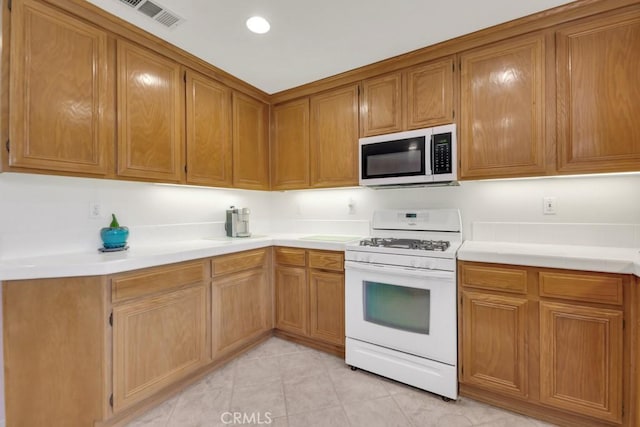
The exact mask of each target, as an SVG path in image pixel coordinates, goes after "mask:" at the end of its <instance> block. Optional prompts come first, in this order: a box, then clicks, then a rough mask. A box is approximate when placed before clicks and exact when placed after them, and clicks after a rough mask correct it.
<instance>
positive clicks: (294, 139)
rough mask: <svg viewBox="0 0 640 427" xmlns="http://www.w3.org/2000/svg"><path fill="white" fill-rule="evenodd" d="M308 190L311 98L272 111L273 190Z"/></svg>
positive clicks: (278, 106)
mask: <svg viewBox="0 0 640 427" xmlns="http://www.w3.org/2000/svg"><path fill="white" fill-rule="evenodd" d="M307 187H309V98H302V99H297V100H295V101H291V102H287V103H284V104H279V105H276V106H275V107H273V114H272V118H271V189H272V190H291V189H296V188H307Z"/></svg>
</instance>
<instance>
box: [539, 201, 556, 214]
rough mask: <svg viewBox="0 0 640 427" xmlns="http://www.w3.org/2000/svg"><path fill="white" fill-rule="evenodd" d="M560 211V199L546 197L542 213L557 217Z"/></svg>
mask: <svg viewBox="0 0 640 427" xmlns="http://www.w3.org/2000/svg"><path fill="white" fill-rule="evenodd" d="M557 211H558V199H557V198H556V197H544V198H543V199H542V213H543V214H545V215H555V214H556V213H557Z"/></svg>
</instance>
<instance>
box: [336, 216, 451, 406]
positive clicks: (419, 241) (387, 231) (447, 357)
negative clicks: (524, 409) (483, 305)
mask: <svg viewBox="0 0 640 427" xmlns="http://www.w3.org/2000/svg"><path fill="white" fill-rule="evenodd" d="M461 228H462V224H461V221H460V212H459V210H457V209H419V210H382V211H376V212H375V213H374V215H373V220H372V224H371V234H372V236H371V237H370V238H368V239H364V240H361V241H360V242H355V243H352V244H349V245H347V248H346V251H345V317H346V335H347V339H346V355H345V358H346V362H347V364H348V365H350V366H351V367H352V368H361V369H364V370H367V371H370V372H374V373H377V374H380V375H383V376H385V377H388V378H392V379H395V380H397V381H400V382H403V383H406V384H409V385H412V386H414V387H418V388H421V389H424V390H427V391H431V392H433V393H436V394H439V395H441V396H443V397H445V398H447V399H457V397H458V380H457V358H458V354H457V322H456V319H457V314H456V252H457V250H458V248H459V247H460V245H461V244H462V232H461Z"/></svg>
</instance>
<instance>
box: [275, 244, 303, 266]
mask: <svg viewBox="0 0 640 427" xmlns="http://www.w3.org/2000/svg"><path fill="white" fill-rule="evenodd" d="M275 254H276V264H282V265H297V266H300V267H304V266H305V265H307V263H306V257H305V250H304V249H297V248H276V250H275Z"/></svg>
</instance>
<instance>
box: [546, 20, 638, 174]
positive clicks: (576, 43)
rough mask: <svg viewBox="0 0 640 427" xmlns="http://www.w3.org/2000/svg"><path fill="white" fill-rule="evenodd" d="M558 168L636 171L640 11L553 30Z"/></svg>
mask: <svg viewBox="0 0 640 427" xmlns="http://www.w3.org/2000/svg"><path fill="white" fill-rule="evenodd" d="M556 45H557V70H558V71H557V72H558V99H557V103H558V104H557V106H558V110H557V114H558V122H557V123H558V170H560V171H562V172H615V171H630V170H633V171H637V170H640V123H639V122H638V118H639V117H640V101H639V100H640V85H639V84H638V79H639V75H640V12H638V11H637V10H636V11H634V12H628V13H624V14H617V15H609V16H606V17H597V18H592V19H588V20H586V21H582V22H580V23H577V24H573V25H570V26H568V27H566V28H564V29H562V30H560V31H559V32H558V33H557V34H556Z"/></svg>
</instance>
